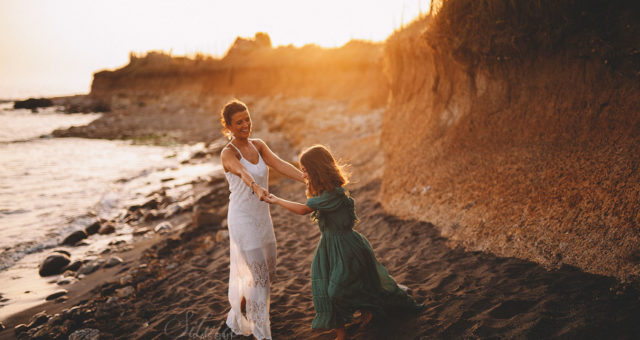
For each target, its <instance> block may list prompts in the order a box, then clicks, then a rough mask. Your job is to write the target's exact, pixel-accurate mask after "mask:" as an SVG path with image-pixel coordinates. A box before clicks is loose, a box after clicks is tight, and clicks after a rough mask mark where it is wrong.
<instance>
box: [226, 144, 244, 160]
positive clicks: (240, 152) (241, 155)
mask: <svg viewBox="0 0 640 340" xmlns="http://www.w3.org/2000/svg"><path fill="white" fill-rule="evenodd" d="M228 145H231V146H233V148H234V149H236V151H238V153H239V154H240V157H242V158H244V155H243V154H242V151H240V149H238V147H236V146H235V145H233V142H229V144H228ZM245 159H246V158H245Z"/></svg>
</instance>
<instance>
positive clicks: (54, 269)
mask: <svg viewBox="0 0 640 340" xmlns="http://www.w3.org/2000/svg"><path fill="white" fill-rule="evenodd" d="M69 262H71V259H69V256H67V255H66V254H61V253H53V254H51V255H49V256H47V258H46V259H44V261H43V262H42V264H40V270H39V271H38V273H39V274H40V276H49V275H56V274H60V273H62V272H63V269H64V268H65V266H66V265H68V264H69Z"/></svg>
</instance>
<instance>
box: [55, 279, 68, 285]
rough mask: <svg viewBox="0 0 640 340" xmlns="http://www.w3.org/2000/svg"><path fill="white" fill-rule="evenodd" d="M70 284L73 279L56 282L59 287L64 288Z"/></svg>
mask: <svg viewBox="0 0 640 340" xmlns="http://www.w3.org/2000/svg"><path fill="white" fill-rule="evenodd" d="M70 283H71V279H68V278H63V279H61V280H59V281H58V282H56V284H57V285H58V286H64V285H68V284H70Z"/></svg>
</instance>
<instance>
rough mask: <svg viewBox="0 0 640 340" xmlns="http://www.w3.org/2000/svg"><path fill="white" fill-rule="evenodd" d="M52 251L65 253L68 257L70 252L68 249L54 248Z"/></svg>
mask: <svg viewBox="0 0 640 340" xmlns="http://www.w3.org/2000/svg"><path fill="white" fill-rule="evenodd" d="M53 252H54V253H60V254H65V255H67V256H69V257H71V253H70V252H68V251H66V250H64V249H55V250H54V251H53Z"/></svg>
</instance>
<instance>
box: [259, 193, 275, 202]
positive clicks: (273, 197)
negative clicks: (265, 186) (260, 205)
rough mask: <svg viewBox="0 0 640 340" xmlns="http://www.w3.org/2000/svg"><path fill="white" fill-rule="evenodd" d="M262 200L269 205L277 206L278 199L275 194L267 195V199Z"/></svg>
mask: <svg viewBox="0 0 640 340" xmlns="http://www.w3.org/2000/svg"><path fill="white" fill-rule="evenodd" d="M262 200H263V201H265V202H267V203H269V204H275V203H276V201H278V197H277V196H276V195H274V194H269V195H267V197H265V198H263V199H262Z"/></svg>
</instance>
